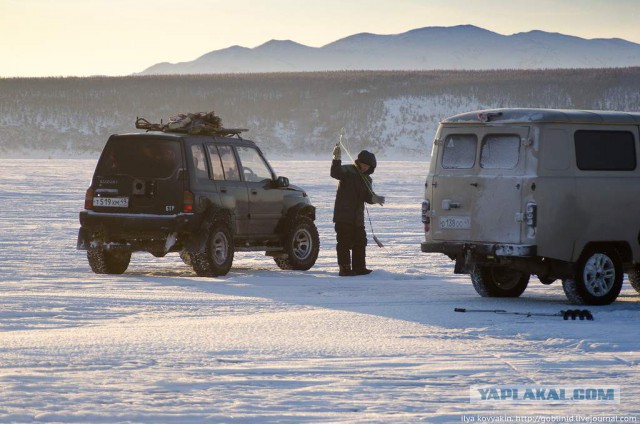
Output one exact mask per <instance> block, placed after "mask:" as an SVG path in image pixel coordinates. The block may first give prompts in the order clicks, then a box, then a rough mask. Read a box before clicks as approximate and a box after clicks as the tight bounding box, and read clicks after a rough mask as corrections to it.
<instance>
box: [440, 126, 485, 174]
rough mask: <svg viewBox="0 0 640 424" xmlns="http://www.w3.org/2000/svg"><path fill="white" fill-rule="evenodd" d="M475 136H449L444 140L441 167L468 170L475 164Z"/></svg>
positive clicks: (476, 141)
mask: <svg viewBox="0 0 640 424" xmlns="http://www.w3.org/2000/svg"><path fill="white" fill-rule="evenodd" d="M477 144H478V138H477V137H476V135H475V134H451V135H449V136H447V138H446V139H445V140H444V149H443V152H442V167H443V168H445V169H469V168H473V165H474V163H475V162H476V145H477Z"/></svg>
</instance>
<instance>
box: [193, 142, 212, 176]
mask: <svg viewBox="0 0 640 424" xmlns="http://www.w3.org/2000/svg"><path fill="white" fill-rule="evenodd" d="M191 157H192V159H193V169H194V170H195V172H196V178H197V179H199V180H208V179H209V172H208V171H207V157H206V156H205V155H204V148H203V147H202V145H200V144H194V145H193V146H191Z"/></svg>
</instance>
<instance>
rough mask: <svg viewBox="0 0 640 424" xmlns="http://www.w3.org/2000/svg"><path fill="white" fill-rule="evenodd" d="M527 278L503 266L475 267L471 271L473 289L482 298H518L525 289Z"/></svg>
mask: <svg viewBox="0 0 640 424" xmlns="http://www.w3.org/2000/svg"><path fill="white" fill-rule="evenodd" d="M529 277H530V275H529V274H525V273H523V272H521V271H518V270H515V269H511V268H507V267H504V266H484V265H476V266H475V267H474V268H473V271H471V282H472V283H473V288H474V289H476V292H478V294H479V295H480V296H482V297H519V296H520V295H521V294H522V293H524V291H525V289H526V288H527V285H528V284H529Z"/></svg>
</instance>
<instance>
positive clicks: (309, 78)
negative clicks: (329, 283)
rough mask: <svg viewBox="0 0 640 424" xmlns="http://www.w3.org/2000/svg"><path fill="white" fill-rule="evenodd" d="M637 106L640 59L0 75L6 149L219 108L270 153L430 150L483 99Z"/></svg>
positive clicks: (69, 146) (490, 104) (93, 147)
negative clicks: (438, 132)
mask: <svg viewBox="0 0 640 424" xmlns="http://www.w3.org/2000/svg"><path fill="white" fill-rule="evenodd" d="M497 107H544V108H569V109H602V110H625V111H639V110H640V68H638V67H636V68H611V69H563V70H495V71H447V70H442V71H349V72H307V73H269V74H226V75H189V76H180V75H173V76H129V77H90V78H5V79H0V154H10V153H12V152H22V153H28V152H29V151H34V150H38V151H67V152H80V153H87V154H92V153H95V154H97V153H98V152H99V151H100V150H101V148H102V146H103V145H104V143H105V142H106V139H107V138H108V136H109V135H110V134H114V133H123V132H132V131H136V130H135V128H134V122H135V119H136V117H144V118H146V119H148V120H149V121H151V122H159V121H160V120H161V119H163V120H164V121H166V120H168V119H169V118H170V117H171V116H172V115H175V114H177V113H181V112H198V111H205V112H208V111H211V110H214V111H215V112H216V113H217V114H218V115H219V116H220V117H221V118H222V123H223V125H224V126H226V127H230V128H248V129H249V130H250V131H249V132H248V133H246V134H248V135H246V136H247V137H248V138H251V139H254V140H256V141H258V142H259V144H260V145H261V146H263V149H265V150H267V151H269V152H271V154H272V156H273V155H274V154H280V153H285V152H286V153H291V152H294V153H299V154H303V153H307V154H308V153H316V152H324V151H326V150H327V142H329V141H330V140H335V138H336V136H337V134H338V133H339V132H340V129H341V128H344V129H345V136H346V137H347V138H348V139H349V140H350V143H351V144H352V145H353V146H354V148H360V147H363V146H368V147H369V148H371V149H372V150H376V151H383V152H385V151H386V152H396V153H398V154H405V155H407V156H412V157H414V156H415V155H416V154H419V155H421V154H423V155H427V154H428V152H429V151H430V149H431V140H432V139H433V133H434V131H435V128H436V127H437V122H438V121H439V120H440V119H443V118H445V117H447V116H450V115H452V114H455V113H460V112H465V111H468V110H473V109H480V108H497Z"/></svg>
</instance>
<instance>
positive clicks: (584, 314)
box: [454, 308, 593, 321]
mask: <svg viewBox="0 0 640 424" xmlns="http://www.w3.org/2000/svg"><path fill="white" fill-rule="evenodd" d="M454 311H456V312H491V313H494V314H510V315H524V316H527V317H562V318H563V319H564V320H565V321H567V320H568V319H571V320H573V321H575V320H576V319H579V320H580V321H584V320H585V319H586V320H587V321H593V315H592V314H591V312H590V311H589V310H587V309H569V310H567V311H560V312H558V313H555V314H545V313H536V312H508V311H505V310H503V309H466V308H455V309H454Z"/></svg>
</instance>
